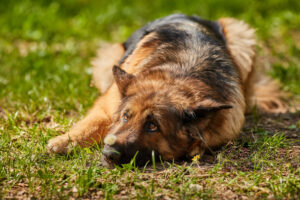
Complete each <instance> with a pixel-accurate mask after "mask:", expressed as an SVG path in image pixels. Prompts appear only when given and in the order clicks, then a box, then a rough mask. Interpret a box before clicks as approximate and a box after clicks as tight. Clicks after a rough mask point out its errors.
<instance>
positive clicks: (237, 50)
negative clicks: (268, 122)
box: [93, 14, 288, 112]
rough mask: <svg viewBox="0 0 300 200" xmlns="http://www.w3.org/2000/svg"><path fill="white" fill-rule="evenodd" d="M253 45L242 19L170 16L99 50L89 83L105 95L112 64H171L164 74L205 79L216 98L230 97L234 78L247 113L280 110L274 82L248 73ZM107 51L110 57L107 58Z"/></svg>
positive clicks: (130, 67) (134, 68)
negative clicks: (253, 108)
mask: <svg viewBox="0 0 300 200" xmlns="http://www.w3.org/2000/svg"><path fill="white" fill-rule="evenodd" d="M255 45H256V40H255V31H254V29H251V28H250V27H249V26H248V25H247V24H245V23H243V22H242V21H238V20H235V19H231V18H224V19H220V20H218V21H209V20H203V19H201V18H198V17H196V16H192V17H190V16H186V15H182V14H174V15H170V16H167V17H164V18H161V19H157V20H155V21H153V22H150V23H148V24H147V25H145V26H144V27H142V28H140V29H139V30H137V31H136V32H134V33H133V34H132V35H131V37H130V38H129V39H128V40H127V41H126V42H124V43H123V44H122V45H120V46H119V48H118V46H116V45H114V46H113V47H106V48H104V49H100V51H99V53H98V57H97V59H95V60H94V62H93V65H94V66H95V67H94V74H93V75H94V82H95V83H96V86H97V87H98V88H99V89H100V91H101V92H105V91H106V89H107V88H108V87H109V86H110V85H111V83H112V82H113V76H112V73H111V69H112V66H113V64H112V63H114V64H116V65H120V66H121V67H122V68H124V69H125V70H126V71H129V72H131V73H138V72H140V71H143V70H150V68H153V69H155V68H157V67H158V66H159V67H160V68H162V67H163V65H162V64H164V63H165V64H166V63H173V65H172V67H171V68H170V70H172V71H173V72H174V73H175V74H177V75H180V76H192V77H197V78H199V79H201V80H203V81H205V82H206V83H207V84H208V85H210V86H211V87H213V88H214V89H215V90H216V91H217V94H218V98H223V99H226V97H228V96H230V91H234V90H235V89H234V88H233V87H232V81H233V80H234V81H233V82H236V81H237V80H236V79H239V80H240V83H241V84H242V89H243V93H244V96H245V99H246V102H247V107H248V110H249V109H251V108H252V107H253V106H257V107H258V108H259V109H260V110H262V111H266V112H286V111H287V110H288V106H287V104H286V103H285V102H284V101H282V97H283V96H284V94H283V93H282V92H280V90H279V87H280V86H279V84H278V83H276V82H274V81H271V80H270V79H268V78H267V77H266V76H262V75H261V74H258V73H257V72H256V71H255V69H254V67H255ZM108 53H110V54H114V56H110V57H109V58H110V59H108V56H105V55H107V54H108ZM103 55H104V56H103ZM104 61H105V62H104ZM110 61H111V62H110ZM103 62H104V63H109V64H107V65H105V64H104V65H103ZM165 66H166V67H170V65H165ZM258 77H259V78H258ZM272 105H273V106H272Z"/></svg>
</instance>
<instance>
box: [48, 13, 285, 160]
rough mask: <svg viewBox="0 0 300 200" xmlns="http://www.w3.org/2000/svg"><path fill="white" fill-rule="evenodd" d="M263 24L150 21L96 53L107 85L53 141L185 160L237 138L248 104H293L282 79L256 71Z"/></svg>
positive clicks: (107, 155)
mask: <svg viewBox="0 0 300 200" xmlns="http://www.w3.org/2000/svg"><path fill="white" fill-rule="evenodd" d="M255 45H256V40H255V31H254V30H253V29H251V28H250V27H249V26H248V25H247V24H245V23H244V22H242V21H239V20H235V19H232V18H222V19H219V20H218V21H208V20H204V19H201V18H199V17H196V16H186V15H183V14H173V15H170V16H167V17H164V18H161V19H157V20H155V21H153V22H150V23H148V24H147V25H146V26H144V27H142V28H141V29H139V30H137V31H136V32H134V33H133V34H132V35H131V37H130V38H129V39H128V40H127V41H126V42H124V43H123V44H115V45H110V46H106V47H104V48H102V49H100V50H99V52H98V57H97V58H96V59H95V60H94V61H93V65H94V74H93V78H94V83H95V85H96V86H97V88H99V90H100V92H101V93H103V95H101V96H100V97H99V98H98V99H97V100H96V102H95V104H94V106H93V107H92V108H91V110H90V111H89V112H88V114H87V116H86V117H85V118H84V119H82V120H81V121H80V122H78V123H77V124H76V125H75V126H74V127H73V128H72V129H71V131H70V132H69V133H66V134H64V135H60V136H57V137H55V138H53V139H51V140H50V141H49V144H48V149H49V151H50V152H54V153H66V152H68V151H69V150H70V149H71V147H74V146H77V145H80V146H82V147H86V146H90V145H92V144H94V143H95V142H97V143H102V142H103V143H104V148H103V150H102V153H103V160H104V161H105V163H106V164H108V165H113V164H121V163H126V162H129V161H130V160H131V159H132V158H133V157H134V156H136V162H137V164H145V162H147V161H148V160H151V155H152V154H153V152H154V154H155V155H156V156H160V157H161V158H162V159H163V160H167V161H170V160H178V159H181V158H186V157H193V156H195V155H198V154H200V155H202V154H203V152H204V151H205V150H206V149H209V148H212V147H216V146H219V145H222V144H225V143H227V142H228V141H230V140H232V139H235V138H236V137H237V136H238V135H239V132H240V130H241V128H242V126H243V123H244V119H245V117H244V114H245V112H246V110H247V109H249V108H251V107H253V106H256V107H257V108H258V109H259V110H261V111H264V112H273V113H274V112H285V111H286V110H287V104H286V103H285V102H284V101H282V100H281V96H282V93H281V92H280V90H279V87H278V84H276V83H274V82H273V81H270V80H267V78H266V77H263V78H260V80H259V81H257V73H255V54H256V53H255Z"/></svg>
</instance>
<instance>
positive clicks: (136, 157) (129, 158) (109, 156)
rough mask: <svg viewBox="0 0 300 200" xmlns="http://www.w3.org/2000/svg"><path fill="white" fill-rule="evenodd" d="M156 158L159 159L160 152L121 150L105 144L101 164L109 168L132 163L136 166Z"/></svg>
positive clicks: (143, 164)
mask: <svg viewBox="0 0 300 200" xmlns="http://www.w3.org/2000/svg"><path fill="white" fill-rule="evenodd" d="M153 159H154V160H156V161H158V160H159V156H158V153H155V152H154V151H149V150H147V149H141V150H132V149H131V151H129V152H128V151H127V152H125V151H121V150H119V149H116V148H114V147H112V146H109V145H105V146H104V148H103V150H102V160H101V164H102V165H103V166H105V167H108V168H114V166H115V165H121V164H126V163H132V164H134V165H135V166H139V167H140V166H141V167H142V166H145V165H147V163H150V162H152V161H153Z"/></svg>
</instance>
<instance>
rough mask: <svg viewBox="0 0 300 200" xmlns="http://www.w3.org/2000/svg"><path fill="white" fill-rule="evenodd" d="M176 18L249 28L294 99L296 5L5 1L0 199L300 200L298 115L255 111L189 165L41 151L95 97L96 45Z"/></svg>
mask: <svg viewBox="0 0 300 200" xmlns="http://www.w3.org/2000/svg"><path fill="white" fill-rule="evenodd" d="M175 12H180V13H186V14H190V15H192V14H197V15H199V16H202V17H204V18H207V19H212V20H214V19H218V18H220V17H225V16H230V17H236V18H238V19H242V20H244V21H246V22H247V23H249V24H251V25H252V26H253V27H255V28H256V30H257V35H258V41H259V44H258V46H257V51H258V53H259V56H260V57H261V58H262V61H263V62H262V63H263V65H264V67H265V68H266V69H267V73H269V75H270V76H272V77H273V78H274V79H277V80H279V81H280V82H281V83H282V87H283V90H285V91H287V92H289V93H290V95H291V98H290V99H291V101H293V102H296V103H297V102H299V101H300V1H299V0H285V1H283V0H265V1H259V0H257V1H251V0H250V1H239V0H230V1H229V0H228V1H222V0H212V1H204V0H203V1H202V0H191V1H180V0H172V1H171V0H170V1H138V0H128V1H121V0H115V1H105V0H102V1H96V0H95V1H88V0H76V1H75V0H61V1H58V0H57V1H53V0H35V1H34V0H32V1H29V0H19V1H8V0H0V199H25V198H28V199H31V198H32V199H72V198H82V199H89V198H90V199H99V198H100V199H101V198H105V199H120V198H123V199H131V198H134V199H202V198H203V199H211V198H217V199H222V198H223V199H232V198H237V199H299V198H300V113H299V111H298V112H297V113H288V114H282V115H266V114H259V113H257V112H256V111H253V112H252V113H251V114H249V115H248V116H247V123H246V124H245V127H244V129H243V130H242V133H241V137H240V138H238V139H237V140H235V141H233V142H231V143H230V144H228V145H226V146H224V147H221V148H219V149H214V150H213V152H210V153H207V154H206V155H205V156H204V157H203V158H201V159H200V160H197V159H194V161H193V162H182V163H174V162H173V163H167V162H159V161H158V162H156V164H151V165H149V166H147V167H145V168H137V167H136V166H135V165H134V162H132V163H129V164H126V165H123V166H120V167H117V168H115V169H106V168H103V167H101V166H100V160H101V148H98V147H93V148H84V149H76V151H74V152H73V154H70V155H67V156H61V155H49V154H47V149H46V145H47V142H48V140H49V139H50V138H52V137H54V136H56V135H59V134H62V133H65V132H67V131H68V130H69V129H70V127H71V126H72V125H73V124H74V123H75V122H76V121H78V120H79V119H81V118H82V117H83V116H84V114H85V113H86V112H87V110H88V108H89V107H90V106H91V105H92V103H93V101H94V100H95V99H96V97H97V96H98V95H99V93H98V92H97V90H96V89H95V88H94V87H92V86H91V85H90V82H91V66H90V63H89V62H90V60H91V58H93V56H94V55H95V52H96V50H97V48H98V47H99V46H101V44H103V43H104V42H122V41H124V40H125V39H126V38H127V37H128V36H129V35H130V34H131V33H132V32H133V31H134V30H135V29H137V28H139V27H140V26H142V25H143V24H145V23H147V22H148V21H150V20H153V19H155V18H158V17H162V16H165V15H168V14H171V13H175Z"/></svg>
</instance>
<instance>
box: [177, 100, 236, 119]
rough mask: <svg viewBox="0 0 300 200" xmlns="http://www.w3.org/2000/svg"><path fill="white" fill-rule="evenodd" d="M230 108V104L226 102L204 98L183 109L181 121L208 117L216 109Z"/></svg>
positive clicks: (216, 110)
mask: <svg viewBox="0 0 300 200" xmlns="http://www.w3.org/2000/svg"><path fill="white" fill-rule="evenodd" d="M230 108H232V106H231V105H228V104H223V103H218V102H215V101H211V100H205V101H203V102H199V103H197V104H196V105H194V106H191V107H189V108H187V109H185V110H184V114H183V122H184V123H191V122H196V121H198V120H201V119H208V118H210V117H212V116H213V115H214V114H215V113H217V112H218V111H220V110H224V109H230Z"/></svg>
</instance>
